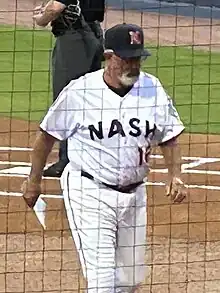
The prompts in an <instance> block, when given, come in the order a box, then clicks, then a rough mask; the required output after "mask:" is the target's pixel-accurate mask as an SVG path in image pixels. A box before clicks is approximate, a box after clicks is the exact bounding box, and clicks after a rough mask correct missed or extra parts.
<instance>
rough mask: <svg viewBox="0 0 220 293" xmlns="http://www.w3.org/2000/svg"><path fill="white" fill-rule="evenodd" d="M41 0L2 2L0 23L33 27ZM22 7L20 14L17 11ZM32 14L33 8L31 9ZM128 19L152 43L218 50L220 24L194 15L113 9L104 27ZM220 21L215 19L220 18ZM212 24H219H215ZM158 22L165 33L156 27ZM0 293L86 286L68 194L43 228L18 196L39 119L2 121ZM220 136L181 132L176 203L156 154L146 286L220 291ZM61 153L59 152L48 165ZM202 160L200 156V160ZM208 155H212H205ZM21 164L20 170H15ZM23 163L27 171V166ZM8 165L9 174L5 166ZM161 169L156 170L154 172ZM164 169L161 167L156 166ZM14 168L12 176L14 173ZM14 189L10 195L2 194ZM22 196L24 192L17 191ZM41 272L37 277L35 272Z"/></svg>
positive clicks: (164, 291) (52, 202)
mask: <svg viewBox="0 0 220 293" xmlns="http://www.w3.org/2000/svg"><path fill="white" fill-rule="evenodd" d="M36 2H38V3H39V1H35V3H33V2H32V1H28V0H25V1H24V0H19V1H18V5H17V6H16V5H15V3H14V2H13V1H11V0H10V1H5V0H1V1H0V22H1V23H7V24H15V19H16V23H18V24H22V25H28V26H32V12H31V10H32V8H33V7H34V6H35V5H36V4H37V3H36ZM16 10H17V13H16V17H15V11H16ZM28 11H29V12H28ZM125 20H126V21H128V22H133V23H137V24H142V25H143V26H144V28H145V36H146V39H147V40H148V41H149V42H153V43H155V44H160V45H161V44H165V45H176V44H182V45H187V46H188V45H196V46H199V47H203V48H204V49H206V50H207V49H213V50H218V49H219V45H220V34H219V27H218V26H217V25H212V26H211V25H210V20H200V19H196V20H192V19H190V18H186V17H179V16H178V17H174V16H169V15H160V17H159V16H158V15H156V14H149V13H145V14H143V15H141V16H140V15H139V14H138V13H135V12H126V13H122V12H119V11H110V10H108V11H107V15H106V18H105V21H104V23H103V26H104V27H109V26H110V25H112V24H115V23H118V22H121V21H125ZM216 23H217V22H216ZM212 24H214V22H213V23H212ZM158 27H160V30H159V29H158ZM0 125H1V130H0V163H1V165H0V193H1V195H2V196H1V198H0V221H1V225H0V292H4V293H6V292H22V293H23V292H29V293H31V292H51V293H58V292H67V293H70V292H76V290H77V291H79V290H82V289H83V288H84V286H85V283H84V282H83V279H82V276H81V273H80V271H79V263H78V260H77V255H76V252H75V249H74V244H73V242H72V240H71V237H70V233H69V229H68V223H67V220H66V215H65V210H64V208H63V201H62V199H58V198H46V199H45V200H46V202H47V204H48V205H47V213H46V215H47V216H46V226H47V229H46V230H45V231H44V230H43V229H42V227H41V225H40V224H39V222H38V221H37V219H36V217H35V214H34V213H33V212H31V211H30V210H28V209H27V208H26V206H25V204H24V202H23V200H22V199H21V198H20V197H19V196H15V195H16V194H17V193H19V192H20V185H21V183H22V181H23V180H24V177H25V175H22V172H23V170H24V169H25V168H26V169H25V170H27V168H28V166H27V163H29V161H30V159H29V152H30V151H29V150H28V149H25V150H22V149H19V148H31V147H32V143H33V140H34V138H35V135H36V129H37V126H38V125H37V124H36V123H30V122H25V121H21V120H16V119H8V118H1V119H0ZM219 144H220V136H218V135H210V136H208V135H201V134H197V135H188V134H185V135H183V136H182V137H181V145H182V155H183V162H184V163H185V164H188V165H186V169H185V171H186V172H185V174H184V179H185V182H186V184H187V185H189V189H188V198H187V200H186V201H185V202H184V203H183V204H181V205H171V203H170V201H169V199H168V198H166V197H165V196H164V194H163V192H164V189H163V186H162V183H163V180H164V176H165V174H164V173H163V172H164V170H163V168H164V166H163V161H162V160H161V158H160V156H159V155H160V154H159V153H157V152H155V153H154V155H158V156H154V157H153V158H152V160H151V165H152V169H153V171H152V173H151V174H150V176H149V182H151V183H152V184H151V185H149V186H148V187H147V190H148V245H147V255H146V257H147V260H148V264H149V275H148V276H147V277H146V283H145V285H144V287H143V289H142V291H143V292H152V293H168V292H169V293H174V292H175V293H176V292H178V293H192V292H193V293H211V292H212V293H213V292H219V288H220V273H219V272H220V223H219V220H220V216H219V214H220V197H219V191H220V184H219V175H220V156H219ZM55 157H56V150H55V151H54V152H53V154H52V155H51V156H50V160H49V161H50V162H51V161H52V160H54V159H55ZM195 157H196V158H195ZM205 158H209V159H210V158H212V160H209V161H208V160H206V159H205ZM15 167H18V169H12V168H15ZM21 167H23V168H24V169H21ZM5 169H7V172H6V174H4V173H3V172H2V171H3V170H5ZM155 169H157V170H155ZM158 169H162V170H158ZM10 171H12V173H11V174H9V172H10ZM5 192H8V193H9V196H4V193H5ZM43 193H44V194H46V195H48V194H49V195H54V196H56V195H60V193H61V192H60V187H59V182H58V181H57V180H49V179H47V180H43ZM17 195H18V194H17ZM34 273H35V275H34Z"/></svg>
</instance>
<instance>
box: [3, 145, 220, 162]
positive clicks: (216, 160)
mask: <svg viewBox="0 0 220 293" xmlns="http://www.w3.org/2000/svg"><path fill="white" fill-rule="evenodd" d="M32 150H33V148H28V147H11V146H5V147H1V146H0V152H1V151H21V152H27V151H32ZM52 151H54V152H57V151H58V150H52ZM150 157H151V158H155V159H162V158H163V156H162V155H150ZM182 159H183V160H192V161H195V160H199V159H202V160H206V159H212V160H215V162H220V158H216V157H213V158H207V157H187V156H183V157H182Z"/></svg>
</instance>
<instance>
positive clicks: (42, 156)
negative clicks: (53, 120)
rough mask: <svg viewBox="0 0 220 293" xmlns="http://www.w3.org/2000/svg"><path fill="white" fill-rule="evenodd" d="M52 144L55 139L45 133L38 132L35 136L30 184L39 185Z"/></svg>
mask: <svg viewBox="0 0 220 293" xmlns="http://www.w3.org/2000/svg"><path fill="white" fill-rule="evenodd" d="M54 143H55V138H54V137H52V136H50V135H48V134H46V133H45V132H40V133H39V135H38V136H37V139H36V141H35V143H34V146H33V151H32V154H31V164H32V166H31V172H30V178H31V180H32V182H36V183H39V182H40V181H41V179H42V173H43V169H44V167H45V164H46V161H47V158H48V155H49V154H50V152H51V149H52V147H53V145H54Z"/></svg>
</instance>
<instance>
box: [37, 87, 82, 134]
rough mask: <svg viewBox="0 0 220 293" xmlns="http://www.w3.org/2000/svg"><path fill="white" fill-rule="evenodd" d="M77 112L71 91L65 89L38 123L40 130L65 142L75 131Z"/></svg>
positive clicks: (67, 88)
mask: <svg viewBox="0 0 220 293" xmlns="http://www.w3.org/2000/svg"><path fill="white" fill-rule="evenodd" d="M78 110H79V107H78V105H77V101H76V99H74V95H73V90H71V89H70V88H69V87H65V88H64V89H63V90H62V92H61V93H60V94H59V96H58V98H57V99H56V101H55V102H54V103H53V104H52V105H51V107H50V108H49V110H48V112H47V114H46V115H45V117H44V119H43V120H42V122H41V123H40V129H42V130H43V131H45V132H47V133H48V134H50V135H51V136H53V137H55V138H56V139H58V140H65V139H67V138H68V137H70V136H71V135H73V134H74V133H75V131H76V128H77V125H78V124H77V122H76V119H77V116H78V115H77V114H79V111H78ZM78 118H79V116H78Z"/></svg>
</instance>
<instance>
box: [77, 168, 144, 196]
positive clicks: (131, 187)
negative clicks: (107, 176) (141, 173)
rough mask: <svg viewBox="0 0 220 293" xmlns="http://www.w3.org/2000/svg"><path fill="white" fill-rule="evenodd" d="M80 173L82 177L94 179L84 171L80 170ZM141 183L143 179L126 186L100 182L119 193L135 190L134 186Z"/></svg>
mask: <svg viewBox="0 0 220 293" xmlns="http://www.w3.org/2000/svg"><path fill="white" fill-rule="evenodd" d="M81 175H82V176H83V177H86V178H88V179H90V180H94V177H93V176H92V175H90V174H89V173H87V172H85V171H81ZM142 183H143V181H139V182H136V183H131V184H129V185H126V186H119V185H111V184H107V183H105V182H101V184H103V185H105V186H106V187H108V188H111V189H113V190H115V191H118V192H121V193H131V192H133V191H134V190H135V188H137V187H138V186H139V185H141V184H142Z"/></svg>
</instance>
